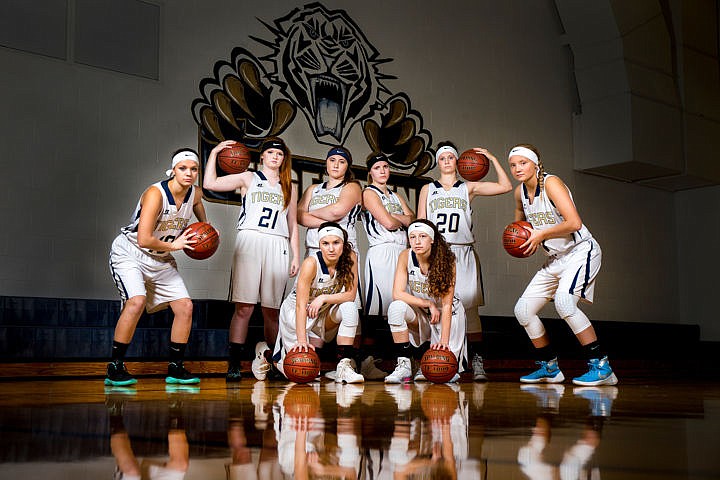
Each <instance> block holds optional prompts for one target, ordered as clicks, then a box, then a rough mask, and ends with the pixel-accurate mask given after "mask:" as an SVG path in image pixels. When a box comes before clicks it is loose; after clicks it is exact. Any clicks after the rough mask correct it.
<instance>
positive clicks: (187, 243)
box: [170, 228, 197, 251]
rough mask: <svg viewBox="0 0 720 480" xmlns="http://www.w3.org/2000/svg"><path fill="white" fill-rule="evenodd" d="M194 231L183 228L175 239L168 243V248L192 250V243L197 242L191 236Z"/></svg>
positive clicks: (172, 249)
mask: <svg viewBox="0 0 720 480" xmlns="http://www.w3.org/2000/svg"><path fill="white" fill-rule="evenodd" d="M195 235H196V233H195V232H194V231H193V230H190V229H187V228H186V229H185V230H183V232H182V233H181V234H180V236H179V237H177V238H176V239H175V240H173V241H172V243H170V250H171V251H177V250H182V249H184V248H187V249H188V250H194V248H193V245H195V244H196V243H197V240H195V239H194V238H193V237H194V236H195Z"/></svg>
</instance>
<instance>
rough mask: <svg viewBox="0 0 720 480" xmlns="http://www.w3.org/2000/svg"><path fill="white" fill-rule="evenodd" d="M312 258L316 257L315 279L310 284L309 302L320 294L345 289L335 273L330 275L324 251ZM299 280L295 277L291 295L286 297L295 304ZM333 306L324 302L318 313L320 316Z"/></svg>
mask: <svg viewBox="0 0 720 480" xmlns="http://www.w3.org/2000/svg"><path fill="white" fill-rule="evenodd" d="M312 258H314V259H315V278H313V281H312V283H311V284H310V293H309V296H308V304H310V303H312V301H313V300H315V299H316V298H317V297H319V296H320V295H331V294H333V293H339V292H342V291H343V290H344V288H343V286H342V285H340V284H338V283H337V282H336V279H335V273H333V274H332V275H330V270H329V269H328V266H327V265H326V264H325V260H323V258H322V252H317V253H316V254H315V255H313V256H312ZM297 282H298V279H297V278H295V284H294V285H293V289H292V292H290V295H288V296H287V298H286V299H285V300H286V301H290V302H292V303H293V304H295V303H296V301H297ZM333 306H334V305H331V304H327V303H326V304H324V305H323V306H322V308H321V309H320V312H319V313H318V317H319V316H320V315H321V313H322V312H324V311H326V310H328V309H329V308H330V307H333Z"/></svg>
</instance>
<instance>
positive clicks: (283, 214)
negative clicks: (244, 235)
mask: <svg viewBox="0 0 720 480" xmlns="http://www.w3.org/2000/svg"><path fill="white" fill-rule="evenodd" d="M237 229H238V230H256V231H258V232H262V233H267V234H270V235H279V236H281V237H285V238H289V237H290V233H289V230H288V224H287V209H286V208H285V196H284V195H283V192H282V186H281V185H280V182H278V183H277V184H276V185H275V186H273V185H270V182H269V181H268V179H267V178H266V177H265V175H264V174H263V173H262V172H255V174H254V175H253V181H252V184H250V187H249V188H248V189H247V192H245V196H244V197H243V200H242V206H241V208H240V218H238V224H237Z"/></svg>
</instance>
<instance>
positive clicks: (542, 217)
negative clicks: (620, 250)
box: [508, 144, 617, 385]
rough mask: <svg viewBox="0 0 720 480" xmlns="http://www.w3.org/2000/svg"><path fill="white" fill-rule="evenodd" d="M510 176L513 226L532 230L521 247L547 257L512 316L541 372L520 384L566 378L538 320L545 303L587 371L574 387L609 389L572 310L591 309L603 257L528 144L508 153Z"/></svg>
mask: <svg viewBox="0 0 720 480" xmlns="http://www.w3.org/2000/svg"><path fill="white" fill-rule="evenodd" d="M508 161H509V163H510V171H511V173H512V174H513V176H515V178H516V179H517V180H519V181H520V182H522V183H521V184H520V185H518V186H517V188H516V189H515V220H516V221H518V220H527V221H528V222H530V223H531V224H532V226H533V228H532V230H531V232H530V238H528V240H527V241H526V242H525V243H524V244H523V245H522V246H521V248H525V249H526V250H525V253H528V254H533V253H535V251H536V250H537V249H538V248H539V247H542V249H543V250H544V251H545V253H546V254H547V255H548V259H547V261H546V262H545V264H544V265H543V267H542V268H541V269H540V271H538V272H537V273H536V274H535V276H534V277H533V279H532V280H531V281H530V284H529V285H528V286H527V288H526V289H525V291H524V292H523V294H522V296H521V297H520V299H519V300H518V301H517V303H516V304H515V316H516V317H517V319H518V322H520V325H522V326H523V327H524V328H525V331H526V332H527V334H528V337H530V340H531V341H532V343H533V346H534V347H535V353H536V355H537V357H538V358H539V361H538V362H536V363H537V364H538V365H539V366H540V368H539V369H538V370H536V371H535V372H532V373H530V374H529V375H525V376H523V377H521V378H520V381H521V382H525V383H539V382H547V383H560V382H562V381H563V380H564V379H565V376H564V375H563V373H562V372H561V371H560V367H559V366H558V361H557V354H556V352H555V351H554V350H553V348H552V347H551V345H550V339H549V338H548V336H547V334H546V332H545V327H544V326H543V323H542V321H540V318H539V317H538V312H540V309H541V308H542V307H543V306H544V305H545V304H546V303H547V302H548V301H550V300H554V301H555V309H556V310H557V312H558V314H559V315H560V317H562V318H563V319H564V320H565V322H567V324H568V325H569V326H570V328H571V329H572V331H573V333H574V334H575V336H576V337H577V339H578V341H579V342H580V344H581V345H582V347H583V350H584V352H585V355H586V356H587V359H588V365H589V367H590V369H589V370H588V372H587V373H585V374H584V375H581V376H580V377H576V378H573V383H575V384H577V385H614V384H616V383H617V377H615V374H614V373H613V371H612V368H611V367H610V363H609V361H608V358H607V356H606V355H605V354H604V353H603V352H602V350H601V348H600V345H599V343H598V340H597V335H596V334H595V329H594V328H593V326H592V325H591V324H590V320H589V319H588V317H587V316H586V315H585V314H584V313H583V311H582V310H580V309H579V308H578V307H577V304H578V302H579V301H580V300H583V301H586V302H588V303H592V301H593V293H594V290H595V277H596V276H597V274H598V272H599V271H600V265H601V263H602V251H601V250H600V245H598V243H597V242H596V241H595V239H594V238H593V236H592V234H591V233H590V231H589V230H588V229H587V227H585V225H583V222H582V220H581V219H580V215H579V214H578V211H577V209H576V208H575V203H574V202H573V198H572V194H571V193H570V190H569V189H568V187H567V186H566V185H565V184H564V183H563V181H562V180H560V179H559V178H558V177H556V176H555V175H549V174H547V173H545V169H544V168H543V164H542V162H541V161H540V155H539V154H538V151H537V149H536V148H535V147H534V146H532V145H528V144H521V145H517V146H515V147H513V148H512V149H511V150H510V154H509V155H508Z"/></svg>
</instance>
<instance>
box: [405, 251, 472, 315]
mask: <svg viewBox="0 0 720 480" xmlns="http://www.w3.org/2000/svg"><path fill="white" fill-rule="evenodd" d="M407 271H408V281H407V290H408V292H410V293H411V294H412V295H413V296H415V297H418V298H423V299H425V300H433V301H437V300H438V299H437V298H434V297H431V296H430V295H429V294H428V288H429V287H428V283H427V275H425V274H424V273H422V270H420V262H419V261H418V259H417V255H415V252H413V251H412V250H410V252H409V255H408V265H407ZM460 305H461V303H460V299H459V298H458V297H457V295H455V296H453V312H454V311H456V310H457V309H458V308H459V306H460Z"/></svg>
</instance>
